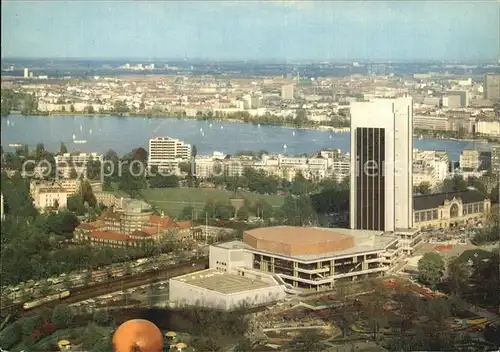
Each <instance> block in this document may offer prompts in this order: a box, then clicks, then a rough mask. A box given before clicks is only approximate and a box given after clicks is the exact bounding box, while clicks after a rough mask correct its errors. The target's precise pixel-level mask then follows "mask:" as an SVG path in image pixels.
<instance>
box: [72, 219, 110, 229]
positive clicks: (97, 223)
mask: <svg viewBox="0 0 500 352" xmlns="http://www.w3.org/2000/svg"><path fill="white" fill-rule="evenodd" d="M103 225H104V224H103V223H102V221H99V220H97V221H93V222H82V223H81V224H80V225H78V226H77V229H82V230H96V229H98V228H100V227H101V226H103Z"/></svg>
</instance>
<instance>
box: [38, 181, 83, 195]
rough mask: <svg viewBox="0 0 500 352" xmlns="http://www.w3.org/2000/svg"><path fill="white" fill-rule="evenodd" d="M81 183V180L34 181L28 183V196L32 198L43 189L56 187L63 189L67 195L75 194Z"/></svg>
mask: <svg viewBox="0 0 500 352" xmlns="http://www.w3.org/2000/svg"><path fill="white" fill-rule="evenodd" d="M81 184H82V181H81V180H57V181H43V180H34V181H31V183H30V194H31V196H32V197H34V195H35V194H36V193H37V192H39V191H40V190H43V189H44V188H48V189H50V188H53V187H58V188H61V189H63V190H64V191H65V192H66V193H67V194H68V195H73V194H77V193H78V192H79V191H80V187H81Z"/></svg>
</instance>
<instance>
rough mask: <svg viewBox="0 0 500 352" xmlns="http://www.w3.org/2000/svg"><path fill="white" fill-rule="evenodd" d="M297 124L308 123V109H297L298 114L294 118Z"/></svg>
mask: <svg viewBox="0 0 500 352" xmlns="http://www.w3.org/2000/svg"><path fill="white" fill-rule="evenodd" d="M294 122H295V124H296V125H297V126H299V127H301V126H303V125H304V124H306V123H307V111H306V109H297V116H296V117H295V120H294Z"/></svg>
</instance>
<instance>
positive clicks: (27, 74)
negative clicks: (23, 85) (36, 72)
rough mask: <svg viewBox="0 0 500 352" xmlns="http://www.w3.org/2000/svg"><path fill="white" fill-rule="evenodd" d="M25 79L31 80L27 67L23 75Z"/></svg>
mask: <svg viewBox="0 0 500 352" xmlns="http://www.w3.org/2000/svg"><path fill="white" fill-rule="evenodd" d="M23 77H24V78H29V70H28V69H27V68H26V67H25V68H24V75H23Z"/></svg>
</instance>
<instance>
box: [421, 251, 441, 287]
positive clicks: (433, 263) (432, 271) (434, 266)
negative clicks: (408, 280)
mask: <svg viewBox="0 0 500 352" xmlns="http://www.w3.org/2000/svg"><path fill="white" fill-rule="evenodd" d="M444 269H445V267H444V260H443V257H442V256H441V255H440V254H439V253H435V252H428V253H425V254H424V255H423V257H422V258H420V260H419V261H418V279H419V281H421V282H422V283H424V284H426V285H429V286H430V287H431V288H432V289H434V288H436V286H437V284H438V283H439V282H440V280H441V278H442V276H443V273H444Z"/></svg>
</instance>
